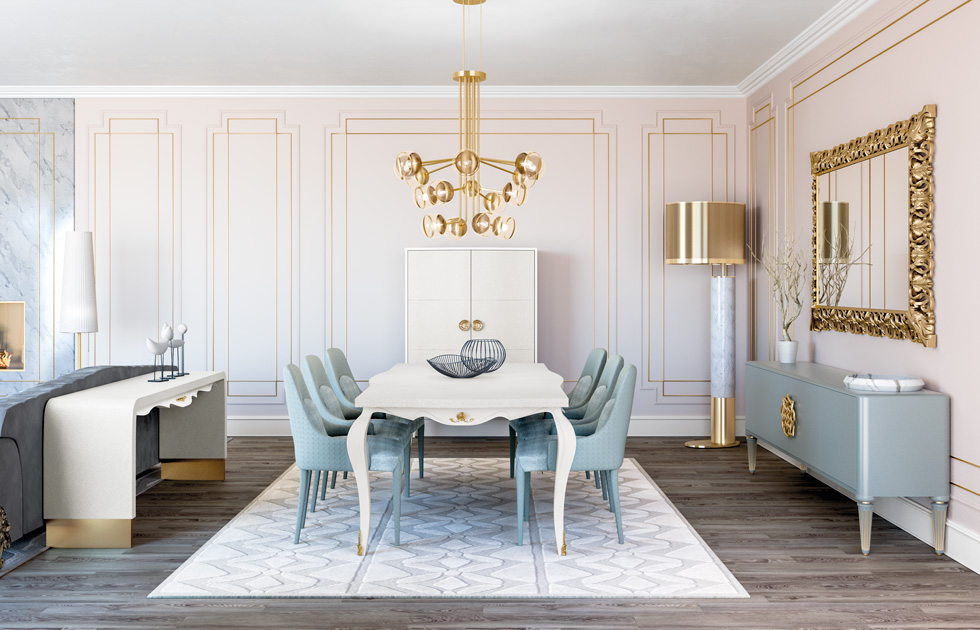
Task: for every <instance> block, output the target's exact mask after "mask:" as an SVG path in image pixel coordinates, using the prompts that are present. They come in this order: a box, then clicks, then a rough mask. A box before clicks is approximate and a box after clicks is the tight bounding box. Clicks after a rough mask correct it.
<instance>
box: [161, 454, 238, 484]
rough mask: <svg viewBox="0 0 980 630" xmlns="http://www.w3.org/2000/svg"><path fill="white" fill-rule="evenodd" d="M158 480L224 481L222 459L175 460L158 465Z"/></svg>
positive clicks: (223, 462)
mask: <svg viewBox="0 0 980 630" xmlns="http://www.w3.org/2000/svg"><path fill="white" fill-rule="evenodd" d="M160 479H174V480H179V481H224V480H225V460H223V459H175V460H173V461H169V462H161V463H160Z"/></svg>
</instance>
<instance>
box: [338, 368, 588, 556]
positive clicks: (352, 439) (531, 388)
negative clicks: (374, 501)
mask: <svg viewBox="0 0 980 630" xmlns="http://www.w3.org/2000/svg"><path fill="white" fill-rule="evenodd" d="M562 382H563V379H562V377H561V376H560V375H558V374H555V373H554V372H552V371H550V370H549V369H548V368H547V366H545V365H544V364H543V363H505V364H504V365H503V366H501V367H500V369H498V370H496V371H495V372H490V373H488V374H481V375H480V376H477V377H474V378H450V377H448V376H443V375H442V374H439V373H438V372H436V371H435V370H434V369H432V367H430V366H429V365H428V364H426V363H399V364H398V365H396V366H394V367H393V368H391V369H390V370H388V371H387V372H383V373H381V374H378V375H377V376H375V377H373V378H371V380H370V381H369V384H368V387H367V389H365V390H364V392H362V393H361V395H360V396H358V397H357V400H355V401H354V402H355V404H356V405H357V406H358V407H361V408H362V412H361V415H360V416H359V417H358V418H357V420H355V421H354V424H353V425H352V426H351V428H350V431H349V432H348V434H347V453H348V455H349V456H350V461H351V466H352V467H353V469H354V479H355V481H356V484H357V496H358V501H359V504H360V529H359V531H358V538H357V555H364V552H365V548H366V546H367V541H368V540H370V538H369V534H370V529H371V484H370V482H369V479H370V478H369V476H368V461H367V430H368V425H369V423H370V419H371V416H372V414H374V413H376V412H384V413H386V414H389V415H392V416H396V417H399V418H409V419H414V418H420V417H424V418H429V419H431V420H433V421H435V422H438V423H440V424H446V425H452V426H467V427H472V426H477V425H480V424H483V423H484V422H487V421H489V420H492V419H494V418H507V419H511V420H512V419H515V418H523V417H526V416H530V415H533V414H539V413H542V412H547V413H550V414H551V415H552V417H553V418H554V421H555V426H556V428H557V435H558V459H557V462H556V467H555V468H556V470H555V494H554V501H555V504H554V517H555V519H554V524H555V543H556V546H557V549H558V553H559V554H561V555H565V550H566V546H565V528H564V518H565V487H566V485H567V484H568V473H569V471H570V470H571V467H572V458H573V457H574V456H575V431H574V429H572V425H571V423H570V422H569V421H568V419H567V418H566V417H565V414H564V413H562V407H564V406H566V405H568V396H567V395H566V394H565V392H564V390H562V387H561V386H562ZM541 421H542V422H549V423H550V422H551V420H541ZM362 482H363V483H362ZM515 499H516V495H515ZM519 525H520V526H521V527H523V523H520V524H519Z"/></svg>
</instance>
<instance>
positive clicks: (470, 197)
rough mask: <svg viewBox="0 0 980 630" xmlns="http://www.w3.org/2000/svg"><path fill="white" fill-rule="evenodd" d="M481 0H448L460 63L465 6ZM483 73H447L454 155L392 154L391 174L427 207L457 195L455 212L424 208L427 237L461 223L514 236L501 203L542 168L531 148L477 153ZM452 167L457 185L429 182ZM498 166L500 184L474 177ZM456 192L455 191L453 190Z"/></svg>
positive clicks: (522, 193)
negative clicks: (459, 17) (458, 29)
mask: <svg viewBox="0 0 980 630" xmlns="http://www.w3.org/2000/svg"><path fill="white" fill-rule="evenodd" d="M485 1H486V0H453V2H455V3H456V4H461V5H464V8H463V66H464V67H465V66H466V6H472V5H480V4H483V3H484V2H485ZM482 9H483V8H482V7H480V11H481V13H480V21H481V24H480V38H481V41H480V51H481V57H482V50H483V42H482V37H483V34H482V33H483V28H482V20H483V14H482ZM486 78H487V75H486V73H485V72H483V71H482V70H460V71H459V72H456V73H454V74H453V80H454V81H456V82H458V83H459V152H458V153H456V155H455V156H454V157H450V158H444V159H440V160H423V159H422V158H421V157H420V156H419V154H418V153H415V152H408V151H403V152H402V153H399V154H398V156H397V157H396V158H395V174H396V175H398V177H399V178H400V179H402V180H403V181H405V182H406V183H407V184H408V185H409V187H410V188H413V189H414V196H415V204H416V205H417V206H418V207H419V208H421V209H423V210H424V209H426V208H431V207H435V206H441V205H445V204H448V203H449V202H450V201H452V200H453V199H454V198H458V200H459V213H458V215H457V216H454V217H451V218H448V219H447V218H445V217H443V215H442V214H439V213H435V212H430V213H429V214H426V215H425V216H424V217H423V218H422V231H423V232H424V233H425V235H426V236H428V237H429V238H433V237H435V236H436V235H438V234H445V235H446V236H447V237H449V238H450V239H452V240H454V241H455V240H459V239H460V238H462V237H463V235H464V234H466V231H467V225H470V226H472V228H473V231H474V232H476V233H477V234H479V235H480V236H490V235H491V234H494V235H496V236H498V237H499V238H502V239H509V238H511V237H512V236H514V230H515V228H516V223H515V221H514V218H513V217H510V216H503V212H504V210H505V209H506V207H507V205H509V204H510V205H515V206H519V205H521V204H523V203H524V199H525V198H526V197H527V189H528V188H531V187H532V186H534V184H535V182H537V181H538V180H539V179H541V176H542V175H543V174H544V161H543V160H542V159H541V156H540V155H538V154H537V153H534V152H533V151H528V152H523V153H519V154H518V155H517V158H516V159H514V160H512V161H507V160H496V159H493V158H487V157H482V156H481V155H480V83H481V82H483V81H485V80H486ZM450 166H452V167H454V168H455V169H456V171H457V173H458V175H459V176H458V181H459V185H458V186H455V187H454V186H453V184H452V183H451V182H449V181H447V180H440V181H437V182H431V181H430V176H431V175H432V174H433V173H436V172H438V171H441V170H442V169H444V168H448V167H450ZM481 166H487V167H490V168H494V169H497V170H499V171H503V172H504V173H506V174H507V175H509V176H510V181H508V182H507V183H505V184H504V185H503V187H502V188H501V189H500V190H496V189H492V188H485V187H484V186H483V184H481V183H480V167H481ZM457 193H458V194H457Z"/></svg>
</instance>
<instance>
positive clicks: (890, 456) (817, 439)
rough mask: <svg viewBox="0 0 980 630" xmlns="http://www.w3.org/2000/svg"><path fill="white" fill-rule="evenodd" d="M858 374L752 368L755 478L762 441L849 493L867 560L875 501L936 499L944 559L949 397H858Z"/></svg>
mask: <svg viewBox="0 0 980 630" xmlns="http://www.w3.org/2000/svg"><path fill="white" fill-rule="evenodd" d="M851 373H852V372H848V371H847V370H841V369H838V368H833V367H829V366H826V365H818V364H816V363H796V364H781V363H775V362H759V361H750V362H749V363H748V364H747V366H746V369H745V435H746V437H747V439H748V451H749V472H751V473H754V472H755V466H756V448H757V446H756V444H757V441H761V442H763V443H764V444H766V445H768V446H771V447H773V448H775V449H776V450H779V451H782V452H783V453H785V454H787V455H789V456H790V457H791V458H793V459H796V460H799V461H800V463H801V465H802V466H804V467H805V468H808V469H811V470H812V471H813V472H815V473H817V474H819V475H820V476H822V477H825V478H826V479H829V480H830V481H832V482H834V483H835V484H837V485H838V486H841V487H842V488H843V489H844V490H845V491H847V492H848V493H849V494H851V495H852V496H853V497H854V499H855V500H856V501H857V504H858V516H859V521H860V530H861V553H863V554H865V555H867V554H868V552H869V551H870V549H871V518H872V514H873V506H874V500H875V498H877V497H930V498H931V500H932V509H933V524H934V531H935V548H936V553H943V551H944V549H945V537H946V536H945V533H946V506H947V503H948V502H949V397H948V396H946V395H944V394H940V393H937V392H932V391H928V390H921V391H918V392H901V393H877V392H864V391H858V390H851V389H848V388H847V387H845V386H844V377H845V376H847V375H848V374H851ZM787 397H788V398H787ZM784 401H785V402H784ZM784 409H785V411H786V413H785V414H784V413H783V411H784ZM784 416H785V418H786V422H785V423H784ZM794 420H795V423H794V422H793V421H794ZM784 427H785V430H784Z"/></svg>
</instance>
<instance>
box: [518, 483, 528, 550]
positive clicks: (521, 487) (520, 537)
mask: <svg viewBox="0 0 980 630" xmlns="http://www.w3.org/2000/svg"><path fill="white" fill-rule="evenodd" d="M526 483H527V477H525V476H524V471H523V470H522V469H521V466H520V464H518V465H517V544H518V545H523V544H524V510H525V509H526V507H525V504H524V484H526Z"/></svg>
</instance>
